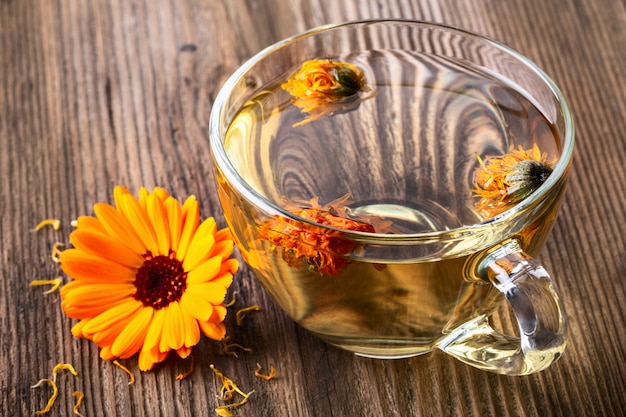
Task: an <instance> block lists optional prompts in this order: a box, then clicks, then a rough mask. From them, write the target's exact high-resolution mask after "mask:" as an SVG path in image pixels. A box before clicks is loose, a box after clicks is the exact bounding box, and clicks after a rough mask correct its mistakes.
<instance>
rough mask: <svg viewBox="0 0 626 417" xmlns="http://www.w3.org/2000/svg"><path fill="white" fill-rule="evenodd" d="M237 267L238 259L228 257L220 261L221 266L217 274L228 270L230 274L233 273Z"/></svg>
mask: <svg viewBox="0 0 626 417" xmlns="http://www.w3.org/2000/svg"><path fill="white" fill-rule="evenodd" d="M238 269H239V261H238V260H237V259H235V258H230V259H227V260H225V261H224V262H222V267H221V269H220V272H219V274H218V275H221V274H223V273H226V272H229V273H231V274H233V275H234V274H235V272H237V270H238Z"/></svg>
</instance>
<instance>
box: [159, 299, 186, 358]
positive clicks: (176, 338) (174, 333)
mask: <svg viewBox="0 0 626 417" xmlns="http://www.w3.org/2000/svg"><path fill="white" fill-rule="evenodd" d="M164 309H165V310H166V311H165V323H164V324H163V334H162V335H161V342H160V344H159V350H160V351H161V352H167V351H169V350H176V349H178V348H180V347H181V346H183V344H184V342H185V330H186V329H185V323H184V320H183V312H182V310H181V308H180V304H178V302H177V301H175V302H172V303H170V304H169V305H168V306H167V307H165V308H164Z"/></svg>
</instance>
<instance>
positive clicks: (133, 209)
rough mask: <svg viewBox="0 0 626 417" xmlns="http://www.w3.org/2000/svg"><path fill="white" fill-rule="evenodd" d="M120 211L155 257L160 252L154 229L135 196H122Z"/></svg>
mask: <svg viewBox="0 0 626 417" xmlns="http://www.w3.org/2000/svg"><path fill="white" fill-rule="evenodd" d="M118 209H119V210H120V211H121V212H122V213H123V214H124V216H126V218H127V219H128V221H129V222H130V223H131V224H132V227H133V229H134V230H135V232H136V233H137V236H139V239H140V240H141V241H142V243H143V244H144V246H145V247H146V248H147V249H148V250H149V251H150V252H151V253H152V254H153V255H154V254H157V253H158V251H159V246H158V245H157V237H156V233H155V231H154V228H153V227H152V225H151V224H150V221H149V219H148V216H147V213H146V211H145V210H144V209H143V207H141V205H140V204H139V202H138V201H137V200H136V199H135V197H134V196H132V195H130V194H125V195H123V196H122V206H121V207H118Z"/></svg>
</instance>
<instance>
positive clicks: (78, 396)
mask: <svg viewBox="0 0 626 417" xmlns="http://www.w3.org/2000/svg"><path fill="white" fill-rule="evenodd" d="M72 396H73V397H76V404H74V408H72V411H74V414H76V415H77V416H79V417H83V415H82V414H81V413H80V412H79V411H78V407H80V405H81V404H82V402H83V399H84V398H85V394H83V393H82V392H80V391H74V392H73V393H72Z"/></svg>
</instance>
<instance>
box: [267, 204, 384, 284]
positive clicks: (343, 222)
mask: <svg viewBox="0 0 626 417" xmlns="http://www.w3.org/2000/svg"><path fill="white" fill-rule="evenodd" d="M300 203H301V204H306V205H307V206H308V207H302V206H298V205H294V204H292V203H290V204H289V205H288V206H287V207H286V208H287V209H288V210H289V211H290V212H292V213H293V214H295V215H297V216H299V217H302V218H304V219H307V220H310V221H312V222H314V223H318V224H320V225H324V226H330V227H333V228H336V229H341V230H346V231H357V232H370V233H374V232H376V231H377V230H376V228H375V227H374V226H373V225H372V224H370V223H367V222H365V221H361V220H356V219H353V218H350V217H349V214H350V210H349V208H348V207H347V205H348V204H350V200H349V194H346V195H345V196H344V197H341V198H339V199H337V200H334V201H333V202H331V203H329V204H327V205H325V206H320V205H319V203H318V199H317V197H315V198H313V199H311V200H310V201H309V202H300ZM368 220H369V219H368ZM382 223H384V222H382V221H381V224H382ZM259 236H260V238H261V239H265V240H268V241H270V242H271V243H272V250H274V249H275V248H276V247H278V246H280V247H282V248H283V255H282V256H283V259H284V260H285V261H286V262H287V264H288V265H289V266H291V267H296V268H298V267H300V266H302V265H303V264H307V265H308V266H309V268H310V269H311V270H313V271H316V272H318V273H319V274H320V275H323V274H328V275H336V274H338V273H339V272H340V271H341V270H342V269H343V268H345V267H346V266H347V265H348V260H347V258H346V257H345V256H346V255H348V254H350V253H352V252H353V251H354V250H356V249H358V245H357V244H356V243H355V242H353V241H351V240H349V239H346V238H345V237H343V236H342V233H341V232H339V231H337V230H333V229H328V228H323V227H319V226H315V225H312V224H309V223H304V222H300V221H297V220H293V219H288V218H285V217H281V216H276V217H274V218H272V219H270V220H268V221H267V222H265V223H264V224H263V225H262V226H261V227H260V228H259Z"/></svg>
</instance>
